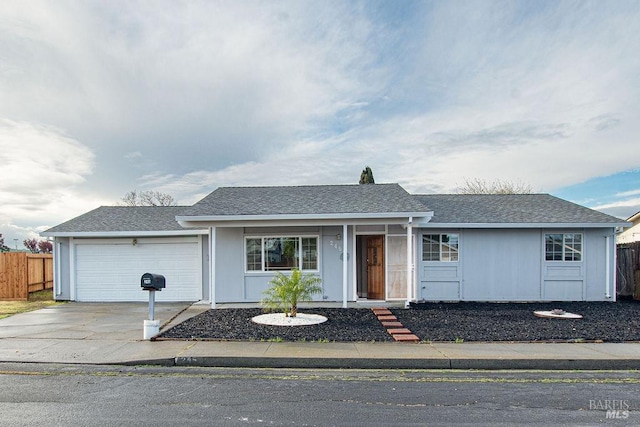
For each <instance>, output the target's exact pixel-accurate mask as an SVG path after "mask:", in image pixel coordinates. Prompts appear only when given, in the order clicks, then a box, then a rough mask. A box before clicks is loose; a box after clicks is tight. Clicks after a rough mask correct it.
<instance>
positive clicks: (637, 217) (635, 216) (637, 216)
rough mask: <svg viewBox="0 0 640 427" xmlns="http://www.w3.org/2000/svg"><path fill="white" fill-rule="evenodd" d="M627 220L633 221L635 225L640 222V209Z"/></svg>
mask: <svg viewBox="0 0 640 427" xmlns="http://www.w3.org/2000/svg"><path fill="white" fill-rule="evenodd" d="M627 221H629V222H632V223H633V224H634V225H635V224H637V223H639V222H640V211H638V212H636V213H634V214H633V215H631V216H630V217H629V218H627Z"/></svg>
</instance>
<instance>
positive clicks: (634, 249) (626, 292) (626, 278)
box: [617, 242, 640, 300]
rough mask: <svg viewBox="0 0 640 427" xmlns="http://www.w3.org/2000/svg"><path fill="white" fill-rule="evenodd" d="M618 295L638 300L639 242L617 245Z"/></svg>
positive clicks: (639, 274)
mask: <svg viewBox="0 0 640 427" xmlns="http://www.w3.org/2000/svg"><path fill="white" fill-rule="evenodd" d="M617 250H618V253H617V261H618V272H617V273H618V276H617V283H618V296H620V297H633V299H637V300H640V242H633V243H624V244H620V245H618V247H617Z"/></svg>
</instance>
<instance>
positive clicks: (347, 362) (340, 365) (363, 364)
mask: <svg viewBox="0 0 640 427" xmlns="http://www.w3.org/2000/svg"><path fill="white" fill-rule="evenodd" d="M175 364H176V366H202V367H224V368H313V369H450V368H451V365H450V363H449V360H448V359H374V358H366V359H352V358H325V357H312V358H301V357H288V358H287V357H176V359H175Z"/></svg>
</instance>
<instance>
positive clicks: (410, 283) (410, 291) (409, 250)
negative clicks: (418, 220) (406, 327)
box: [405, 217, 413, 307]
mask: <svg viewBox="0 0 640 427" xmlns="http://www.w3.org/2000/svg"><path fill="white" fill-rule="evenodd" d="M412 223H413V217H409V223H408V224H407V302H406V303H405V306H407V307H408V306H409V303H410V302H411V299H412V296H413V271H412V266H413V250H412V248H413V245H412V244H411V237H412V236H413V225H412Z"/></svg>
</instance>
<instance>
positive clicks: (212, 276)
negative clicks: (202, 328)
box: [209, 227, 216, 308]
mask: <svg viewBox="0 0 640 427" xmlns="http://www.w3.org/2000/svg"><path fill="white" fill-rule="evenodd" d="M209 286H210V288H209V297H210V298H211V308H216V227H211V229H210V232H209Z"/></svg>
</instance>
